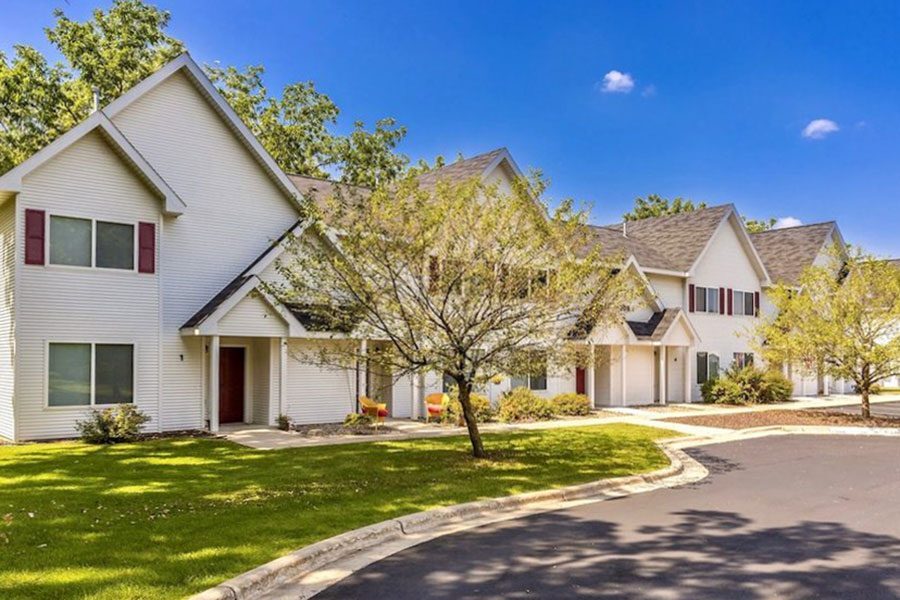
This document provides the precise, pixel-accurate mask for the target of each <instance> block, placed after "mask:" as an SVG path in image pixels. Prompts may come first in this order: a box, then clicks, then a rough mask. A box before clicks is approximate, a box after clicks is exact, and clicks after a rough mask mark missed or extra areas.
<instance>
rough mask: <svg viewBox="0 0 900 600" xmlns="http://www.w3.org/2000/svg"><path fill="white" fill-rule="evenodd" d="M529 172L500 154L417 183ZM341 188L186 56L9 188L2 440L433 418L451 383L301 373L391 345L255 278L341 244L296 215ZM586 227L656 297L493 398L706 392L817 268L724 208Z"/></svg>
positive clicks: (74, 133)
mask: <svg viewBox="0 0 900 600" xmlns="http://www.w3.org/2000/svg"><path fill="white" fill-rule="evenodd" d="M520 175H521V173H520V171H519V169H518V167H517V166H516V165H515V162H514V161H513V159H512V158H511V156H510V155H509V153H508V152H507V151H506V150H502V149H501V150H496V151H493V152H490V153H487V154H483V155H480V156H477V157H474V158H471V159H468V160H463V161H459V162H456V163H454V164H452V165H448V166H446V167H444V168H442V169H439V170H436V171H433V172H431V173H429V174H427V175H425V176H423V177H422V179H421V184H422V185H423V186H428V185H433V184H434V182H435V181H437V180H438V179H440V178H444V177H447V178H469V177H483V178H485V179H487V180H489V181H496V182H499V183H501V184H503V182H508V181H512V179H513V178H515V177H517V176H520ZM333 185H334V184H332V183H330V182H327V181H322V180H317V179H311V178H305V177H297V176H291V175H288V174H286V173H284V172H282V171H281V169H280V168H279V167H278V166H277V165H276V164H275V162H274V161H273V160H272V158H271V157H270V156H269V155H268V153H267V152H266V151H265V150H264V149H263V148H262V146H261V145H260V143H259V142H258V141H257V140H256V139H255V138H254V137H253V135H252V134H251V133H250V132H249V131H248V130H247V128H246V127H245V126H244V125H243V124H242V123H241V121H240V119H239V118H238V117H237V115H236V114H235V113H234V111H233V110H232V109H231V107H230V106H228V104H227V103H226V102H225V101H224V99H223V98H222V96H221V95H220V94H219V93H218V92H217V91H216V89H215V88H214V86H213V85H212V84H211V82H210V81H209V80H208V78H207V77H206V75H205V74H204V73H203V71H202V69H201V68H200V67H199V66H198V65H197V64H196V63H195V62H194V61H193V60H192V59H191V58H190V56H189V55H187V54H184V55H182V56H180V57H179V58H177V59H175V60H173V61H172V62H170V63H169V64H167V65H166V66H164V67H163V68H161V69H160V70H159V71H157V72H156V73H154V74H153V75H151V76H149V77H148V78H146V79H145V80H144V81H142V82H140V83H139V84H137V85H136V86H134V87H133V88H132V89H131V90H130V91H128V92H127V93H126V94H124V95H123V96H121V97H120V98H118V99H116V100H114V101H113V102H111V103H110V104H108V105H107V106H104V107H102V108H101V109H99V110H97V111H96V112H94V113H93V114H92V115H91V116H90V117H88V118H87V119H86V120H85V121H83V122H82V123H80V124H79V125H77V126H76V127H74V128H73V129H71V130H70V131H68V132H67V133H65V134H64V135H62V136H60V137H59V138H58V139H56V140H55V141H54V142H53V143H51V144H50V145H48V146H47V147H46V148H44V149H42V150H41V151H39V152H38V153H36V154H35V155H33V156H32V157H30V158H29V159H28V160H26V161H25V162H23V163H22V164H20V165H19V166H17V167H15V168H14V169H12V170H10V171H8V172H7V173H5V174H3V175H0V437H3V438H6V439H10V440H16V441H19V440H32V439H49V438H60V437H70V436H73V435H75V433H76V430H75V423H76V421H78V420H80V419H83V418H85V416H87V415H88V414H89V412H90V411H91V410H93V409H95V408H98V407H104V406H108V405H111V404H114V403H122V402H131V403H134V404H135V405H136V406H138V407H139V408H140V409H141V410H142V411H143V412H145V413H146V414H148V415H149V416H150V417H151V419H152V420H151V421H150V423H148V425H147V429H148V430H149V431H176V430H183V429H201V428H208V429H210V430H212V431H217V430H218V429H219V427H220V425H222V424H226V423H256V424H261V425H273V424H274V423H275V421H276V419H277V417H278V415H280V414H285V415H288V416H290V417H291V418H293V419H294V420H295V421H296V422H299V423H324V422H335V421H341V420H342V419H343V418H344V416H345V415H346V414H347V413H349V412H352V411H354V410H356V401H357V397H358V396H359V395H360V394H364V393H370V394H374V395H378V396H380V399H381V400H382V401H385V402H387V403H388V405H389V410H390V412H391V414H392V416H395V417H417V416H419V415H420V413H421V412H422V398H423V397H424V395H425V394H427V393H429V392H432V391H436V390H440V389H441V388H442V386H443V383H442V378H441V376H440V375H439V374H434V373H424V374H421V375H419V376H413V377H403V378H399V379H394V378H392V377H391V374H390V373H381V372H377V371H375V370H373V369H368V368H366V366H365V365H364V364H361V365H357V366H354V367H353V368H347V369H335V368H330V369H329V368H323V367H319V366H315V365H311V364H306V363H303V362H301V361H300V360H298V359H297V358H296V356H298V355H299V354H301V353H299V352H294V351H295V350H298V349H303V348H307V349H308V348H311V347H314V346H316V345H317V344H336V343H348V344H350V343H352V344H361V345H362V344H368V345H369V347H372V345H375V344H378V343H382V342H378V341H376V340H360V339H355V338H354V337H353V335H352V334H349V333H346V332H334V331H321V328H320V327H319V326H317V324H316V323H315V321H314V320H313V319H310V318H309V315H307V314H304V312H303V311H302V310H300V309H298V308H297V307H293V306H289V305H285V304H282V303H281V302H279V301H278V300H277V299H275V298H273V297H271V296H270V295H269V294H268V293H266V291H265V289H264V286H261V285H260V284H261V282H263V281H266V280H268V279H269V278H272V277H275V261H276V260H277V259H278V257H279V256H280V255H281V254H282V253H283V252H284V251H285V245H284V240H285V239H286V237H287V236H289V235H290V234H294V235H296V236H310V237H309V239H310V240H311V241H312V242H314V243H316V244H323V245H327V244H328V241H327V240H325V239H320V238H318V237H317V236H316V234H314V233H312V230H308V229H307V227H306V222H305V221H304V219H303V214H304V210H303V208H304V206H305V203H307V202H311V201H313V202H314V201H316V200H317V199H321V197H322V195H323V194H325V195H327V194H330V193H331V191H332V189H333V188H332V186H333ZM832 225H833V224H832ZM798 229H799V228H798ZM593 231H594V233H595V237H596V240H597V243H599V244H602V245H603V247H604V248H605V249H608V250H609V251H610V252H621V253H623V254H624V255H625V256H626V262H625V264H624V265H623V268H625V269H631V270H633V271H634V272H635V273H637V274H638V275H639V277H640V278H641V279H642V281H643V282H644V284H645V290H644V291H645V294H644V302H643V305H642V306H640V307H638V308H637V309H635V310H634V311H632V312H631V313H629V314H627V315H623V320H622V323H621V325H620V326H619V327H618V328H613V329H612V330H607V331H588V332H586V333H585V336H584V338H583V339H582V340H581V341H582V342H583V343H584V344H587V345H589V346H590V347H591V349H592V350H591V351H592V352H593V355H594V359H595V360H594V364H593V367H589V368H587V369H583V370H582V369H576V370H572V371H571V372H563V373H557V372H554V371H553V370H552V369H551V370H550V371H549V372H548V373H546V375H545V376H530V377H524V378H513V379H512V380H506V381H503V382H502V383H500V384H498V385H493V384H492V385H491V386H490V389H489V390H488V393H489V394H490V395H491V396H492V397H493V398H496V397H497V396H498V395H499V393H501V392H502V391H504V390H506V389H509V388H510V387H511V386H513V385H527V386H529V387H531V388H532V389H535V390H536V391H538V392H539V393H542V394H551V395H552V394H555V393H558V392H563V391H579V392H583V393H585V394H588V395H589V396H590V398H591V399H592V402H593V403H594V405H596V406H602V405H617V406H621V405H630V404H631V405H633V404H647V403H651V402H682V401H692V400H697V399H698V398H699V384H700V383H701V382H702V381H703V380H704V379H705V378H707V377H709V376H711V375H714V374H715V373H716V371H717V370H721V369H724V368H726V367H727V366H728V365H730V364H731V363H733V362H735V361H738V362H743V361H747V360H750V359H749V358H748V353H749V350H748V348H749V345H748V340H747V339H746V337H742V335H741V334H742V333H743V332H744V331H745V330H747V329H748V327H749V326H751V325H753V323H754V322H755V321H756V320H757V318H758V317H757V315H758V314H759V311H760V308H761V302H762V303H763V304H762V308H763V310H765V303H764V290H765V288H766V286H768V285H769V284H770V283H771V282H772V277H774V275H773V273H777V272H778V271H777V269H778V268H779V267H778V266H777V265H780V262H779V261H782V260H786V261H792V260H794V259H795V258H798V259H799V258H802V260H804V261H807V262H808V261H811V260H815V257H808V256H804V257H795V256H794V255H793V254H792V253H791V252H790V251H784V252H773V253H772V254H771V255H770V254H769V252H768V251H767V250H766V246H767V245H766V244H765V240H762V241H758V240H757V239H755V237H754V236H749V235H748V234H747V232H746V230H745V229H744V227H743V224H742V220H741V218H740V216H739V215H738V213H737V211H736V210H735V208H734V207H733V206H731V205H725V206H718V207H713V208H708V209H704V210H698V211H696V212H694V213H690V214H684V215H677V216H672V217H663V218H656V219H647V220H644V221H640V222H634V223H628V224H627V225H621V224H620V225H612V226H605V227H594V228H593ZM781 231H789V230H781ZM833 231H834V235H837V236H839V233H837V228H836V226H833ZM773 235H784V234H773ZM760 239H761V238H760ZM810 392H811V393H815V392H814V391H813V390H810Z"/></svg>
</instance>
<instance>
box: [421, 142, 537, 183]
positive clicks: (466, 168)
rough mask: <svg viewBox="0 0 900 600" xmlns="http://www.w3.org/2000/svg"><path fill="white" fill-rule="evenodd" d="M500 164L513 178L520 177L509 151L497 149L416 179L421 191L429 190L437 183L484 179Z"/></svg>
mask: <svg viewBox="0 0 900 600" xmlns="http://www.w3.org/2000/svg"><path fill="white" fill-rule="evenodd" d="M500 164H506V165H507V166H508V167H509V169H510V170H511V171H512V174H513V176H515V177H521V176H522V171H521V170H520V169H519V167H518V165H516V163H515V161H514V160H513V159H512V155H510V153H509V150H507V149H506V148H497V149H495V150H491V151H490V152H485V153H484V154H478V155H477V156H473V157H471V158H465V159H463V160H458V161H456V162H454V163H450V164H449V165H445V166H443V167H441V168H439V169H434V170H432V171H428V172H426V173H423V174H422V175H419V177H418V181H419V187H420V188H422V189H431V188H433V187H434V186H436V185H437V184H438V182H439V181H447V182H449V183H460V182H462V181H466V180H468V179H472V178H473V177H486V176H487V175H488V174H489V173H491V171H493V170H494V169H495V168H497V166H499V165H500Z"/></svg>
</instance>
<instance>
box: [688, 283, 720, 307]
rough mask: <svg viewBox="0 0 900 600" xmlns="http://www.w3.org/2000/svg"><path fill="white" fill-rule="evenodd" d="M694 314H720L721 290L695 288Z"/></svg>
mask: <svg viewBox="0 0 900 600" xmlns="http://www.w3.org/2000/svg"><path fill="white" fill-rule="evenodd" d="M694 312H708V313H716V314H718V313H719V288H709V287H702V286H699V285H698V286H695V287H694Z"/></svg>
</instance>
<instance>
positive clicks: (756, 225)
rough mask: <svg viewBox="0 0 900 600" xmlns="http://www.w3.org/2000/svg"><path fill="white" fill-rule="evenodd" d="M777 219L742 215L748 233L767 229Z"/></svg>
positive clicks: (773, 224) (772, 225)
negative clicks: (749, 217) (753, 217)
mask: <svg viewBox="0 0 900 600" xmlns="http://www.w3.org/2000/svg"><path fill="white" fill-rule="evenodd" d="M776 221H777V219H774V218H769V219H748V218H747V217H744V227H746V228H747V231H749V232H750V233H761V232H763V231H768V230H770V229H772V227H774V226H775V223H776Z"/></svg>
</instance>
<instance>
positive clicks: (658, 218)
mask: <svg viewBox="0 0 900 600" xmlns="http://www.w3.org/2000/svg"><path fill="white" fill-rule="evenodd" d="M729 206H730V207H731V208H732V209H734V210H737V209H736V208H735V206H734V203H733V202H725V203H723V204H716V205H715V206H704V207H703V208H695V209H694V210H688V211H685V212H680V213H675V214H671V215H657V216H655V217H644V218H643V219H633V220H627V221H626V220H624V219H623V220H622V221H618V222H617V223H611V224H609V225H600V227H618V228H619V229H621V228H622V223H623V222H626V223H642V222H646V221H661V220H664V219H674V218H675V217H687V216H690V215H694V214H697V213H701V212H706V211H710V210H716V209H721V208H727V207H729Z"/></svg>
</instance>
